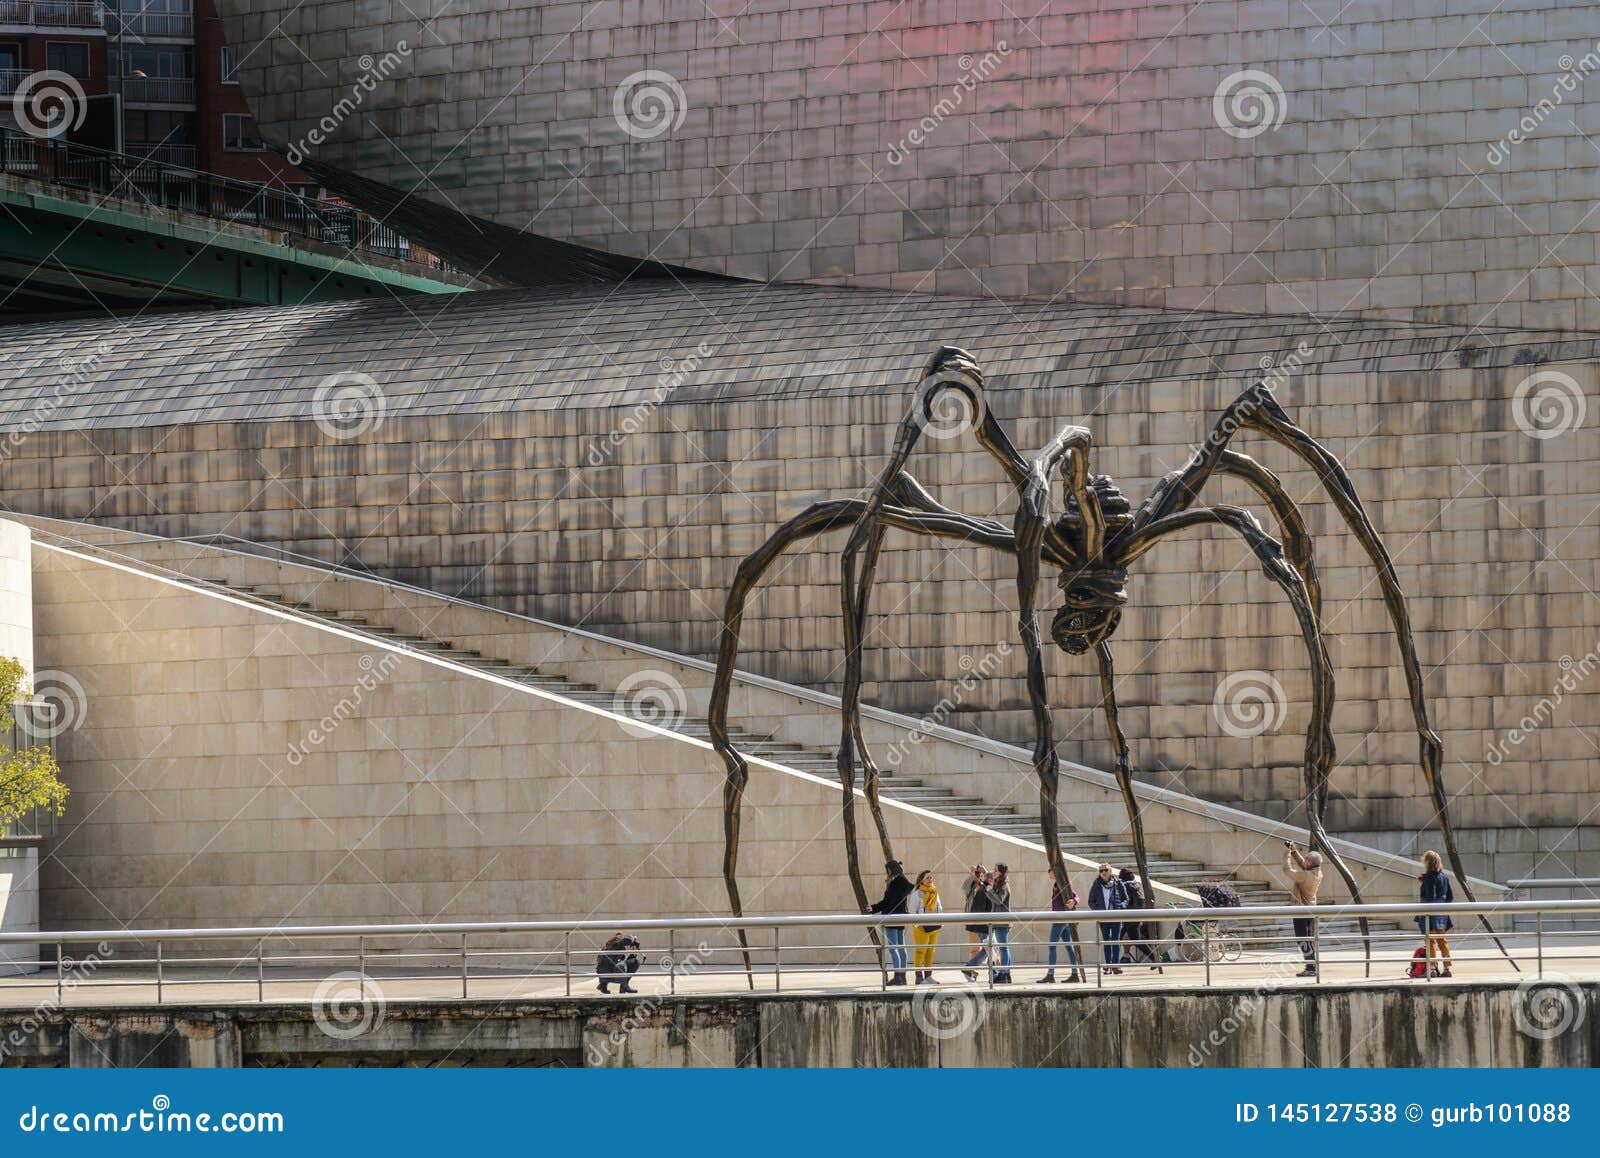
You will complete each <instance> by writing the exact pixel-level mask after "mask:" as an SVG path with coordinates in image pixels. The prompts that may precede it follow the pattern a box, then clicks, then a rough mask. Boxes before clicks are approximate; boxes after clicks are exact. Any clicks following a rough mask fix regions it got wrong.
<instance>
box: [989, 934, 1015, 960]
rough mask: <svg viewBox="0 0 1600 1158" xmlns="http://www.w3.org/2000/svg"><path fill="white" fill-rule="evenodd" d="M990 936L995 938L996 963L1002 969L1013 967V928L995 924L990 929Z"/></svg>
mask: <svg viewBox="0 0 1600 1158" xmlns="http://www.w3.org/2000/svg"><path fill="white" fill-rule="evenodd" d="M989 936H990V937H991V938H992V939H993V940H994V952H995V964H996V965H998V966H1000V968H1002V969H1009V968H1011V929H1010V927H1009V926H1007V925H995V926H994V927H993V928H991V929H990V930H989Z"/></svg>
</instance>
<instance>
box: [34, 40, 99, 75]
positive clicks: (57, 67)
mask: <svg viewBox="0 0 1600 1158" xmlns="http://www.w3.org/2000/svg"><path fill="white" fill-rule="evenodd" d="M44 66H45V67H46V68H48V69H50V70H51V71H52V72H64V73H66V74H67V75H68V76H75V77H77V78H78V79H79V80H83V79H85V78H87V77H88V75H89V46H88V45H87V44H46V45H45V49H44Z"/></svg>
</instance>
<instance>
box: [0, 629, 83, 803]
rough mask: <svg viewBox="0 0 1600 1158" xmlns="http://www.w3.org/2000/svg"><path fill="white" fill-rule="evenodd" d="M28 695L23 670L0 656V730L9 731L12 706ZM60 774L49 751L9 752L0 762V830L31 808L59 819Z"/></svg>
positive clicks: (64, 789) (63, 788) (64, 788)
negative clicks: (42, 810) (46, 812)
mask: <svg viewBox="0 0 1600 1158" xmlns="http://www.w3.org/2000/svg"><path fill="white" fill-rule="evenodd" d="M30 695H32V691H31V689H30V688H29V687H28V672H27V670H26V669H25V668H24V667H23V666H22V664H20V663H18V662H17V661H16V660H15V659H12V658H10V657H0V727H3V728H5V729H6V730H7V731H9V730H10V728H11V725H12V724H13V723H14V722H15V720H16V715H15V713H14V711H13V708H12V705H13V704H15V703H17V702H18V701H20V700H25V699H27V698H28V697H29V696H30ZM60 772H61V766H60V765H58V764H57V763H56V759H55V757H54V756H52V755H51V754H50V749H49V748H42V747H39V746H37V745H35V746H33V747H28V748H17V749H16V750H15V751H12V752H10V753H9V754H8V755H7V756H6V758H5V760H4V761H3V762H0V830H3V829H4V828H5V827H6V826H7V825H9V824H11V823H12V822H13V821H16V820H18V819H20V818H21V817H23V816H26V815H27V814H28V813H30V812H32V811H33V810H34V809H35V808H43V809H45V810H46V811H48V812H53V813H54V814H55V815H57V816H60V815H61V814H62V812H64V811H65V810H66V806H67V786H66V785H65V784H63V783H61V779H60Z"/></svg>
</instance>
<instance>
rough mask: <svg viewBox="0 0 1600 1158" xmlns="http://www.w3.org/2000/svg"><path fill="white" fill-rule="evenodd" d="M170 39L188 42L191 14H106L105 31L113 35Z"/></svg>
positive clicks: (192, 15) (137, 12) (192, 24)
mask: <svg viewBox="0 0 1600 1158" xmlns="http://www.w3.org/2000/svg"><path fill="white" fill-rule="evenodd" d="M119 28H120V31H121V32H122V35H124V36H132V37H140V38H143V37H146V36H157V37H162V36H164V37H170V38H172V39H176V40H189V39H192V38H193V36H194V13H193V12H139V11H133V12H107V13H106V30H107V31H108V32H111V33H112V34H113V35H115V34H116V32H117V31H118V30H119Z"/></svg>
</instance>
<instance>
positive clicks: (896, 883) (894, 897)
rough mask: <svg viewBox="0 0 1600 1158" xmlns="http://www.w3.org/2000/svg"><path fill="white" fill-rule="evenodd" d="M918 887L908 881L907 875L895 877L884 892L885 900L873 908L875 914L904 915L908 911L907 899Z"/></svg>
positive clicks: (875, 904) (902, 874)
mask: <svg viewBox="0 0 1600 1158" xmlns="http://www.w3.org/2000/svg"><path fill="white" fill-rule="evenodd" d="M915 887H916V886H915V885H913V884H912V883H911V882H910V881H909V880H907V879H906V875H905V873H901V874H900V875H899V876H897V877H893V878H892V879H891V880H890V881H889V883H888V885H887V886H886V887H885V888H884V890H883V899H882V900H881V901H877V902H876V903H874V904H873V906H872V910H871V911H872V912H874V913H903V912H905V911H906V898H907V897H909V896H910V895H911V890H912V889H913V888H915Z"/></svg>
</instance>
